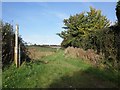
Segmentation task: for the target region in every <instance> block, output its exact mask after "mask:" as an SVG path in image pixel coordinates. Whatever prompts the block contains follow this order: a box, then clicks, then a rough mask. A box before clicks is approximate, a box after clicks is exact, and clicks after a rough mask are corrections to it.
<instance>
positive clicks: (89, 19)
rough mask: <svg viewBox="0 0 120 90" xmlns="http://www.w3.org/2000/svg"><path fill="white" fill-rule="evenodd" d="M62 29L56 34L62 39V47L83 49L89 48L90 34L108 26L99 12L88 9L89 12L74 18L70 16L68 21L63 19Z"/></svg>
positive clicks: (104, 17) (105, 19) (107, 22)
mask: <svg viewBox="0 0 120 90" xmlns="http://www.w3.org/2000/svg"><path fill="white" fill-rule="evenodd" d="M64 25H65V26H66V27H63V28H64V29H67V30H65V31H62V32H61V33H58V34H57V35H59V36H60V37H61V38H63V42H62V44H61V45H62V46H63V47H68V46H74V47H82V48H84V49H88V48H91V46H92V45H91V42H92V41H91V39H90V38H91V37H92V36H91V34H92V33H94V32H95V31H97V30H98V29H101V28H105V27H108V26H109V25H110V22H109V20H108V19H107V18H106V16H103V15H102V14H101V11H100V10H96V9H94V8H92V7H90V11H89V12H86V13H85V12H82V13H80V14H76V15H74V16H70V18H69V19H64Z"/></svg>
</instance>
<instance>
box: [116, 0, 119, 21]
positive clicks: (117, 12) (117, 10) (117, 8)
mask: <svg viewBox="0 0 120 90" xmlns="http://www.w3.org/2000/svg"><path fill="white" fill-rule="evenodd" d="M116 16H117V18H118V22H120V0H119V1H118V2H117V6H116Z"/></svg>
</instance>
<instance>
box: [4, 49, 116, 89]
mask: <svg viewBox="0 0 120 90" xmlns="http://www.w3.org/2000/svg"><path fill="white" fill-rule="evenodd" d="M44 62H47V63H44ZM2 75H3V77H2V79H3V80H2V81H3V87H6V88H7V87H9V88H105V87H117V79H118V78H117V74H114V73H113V72H108V71H105V70H100V69H96V68H94V67H92V66H91V65H90V64H87V63H85V62H84V61H83V60H80V59H77V58H70V57H67V58H66V57H65V56H64V54H63V51H62V50H59V51H57V52H56V53H54V54H53V55H50V56H46V57H43V58H42V59H40V60H37V61H35V62H30V63H24V64H22V66H21V67H20V68H18V69H17V68H16V67H15V65H14V64H12V65H11V66H10V67H9V69H8V68H5V70H3V73H2Z"/></svg>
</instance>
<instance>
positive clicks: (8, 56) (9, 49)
mask: <svg viewBox="0 0 120 90" xmlns="http://www.w3.org/2000/svg"><path fill="white" fill-rule="evenodd" d="M1 27H2V28H0V32H2V65H3V68H4V67H5V66H9V65H10V64H11V63H12V62H13V61H14V46H15V43H14V42H15V41H14V38H15V33H14V30H13V26H12V25H11V24H9V23H3V22H2V23H1ZM18 38H19V39H18V40H19V44H20V48H21V60H22V61H28V60H29V57H28V50H27V48H26V45H25V42H24V41H23V40H22V38H21V37H20V36H19V37H18Z"/></svg>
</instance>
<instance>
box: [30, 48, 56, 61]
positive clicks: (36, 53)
mask: <svg viewBox="0 0 120 90" xmlns="http://www.w3.org/2000/svg"><path fill="white" fill-rule="evenodd" d="M28 51H29V52H30V54H29V57H30V58H31V59H32V60H38V59H41V58H43V57H45V56H48V55H52V54H54V52H52V51H47V52H44V51H40V50H39V49H38V48H35V47H30V48H29V49H28Z"/></svg>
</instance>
